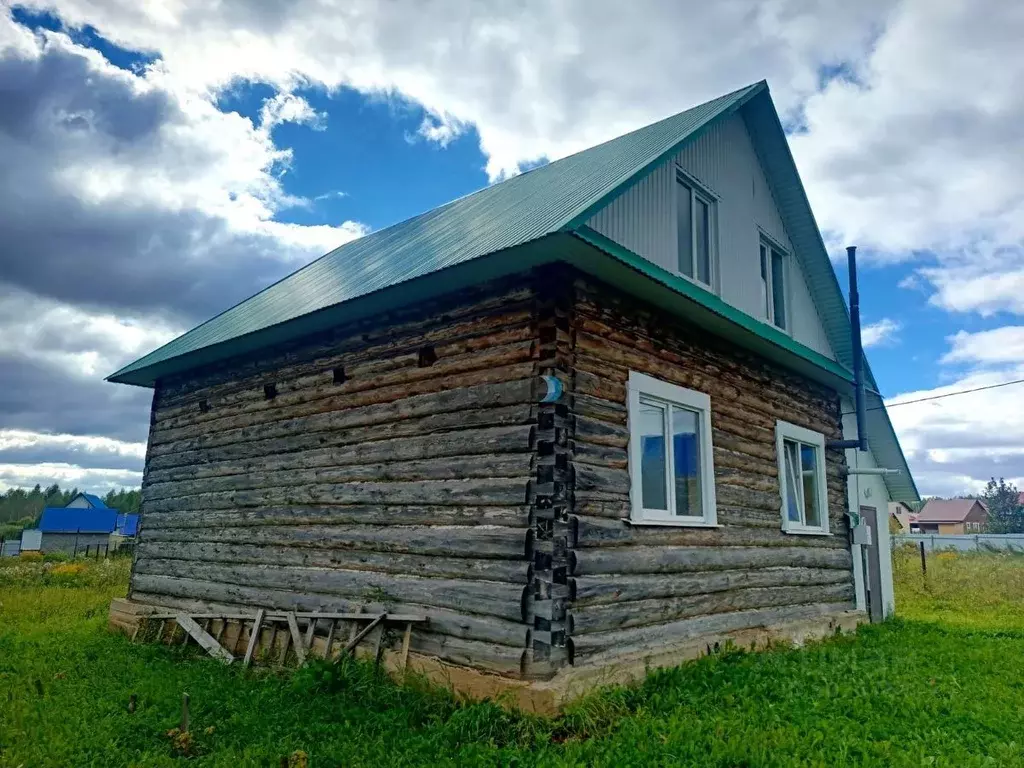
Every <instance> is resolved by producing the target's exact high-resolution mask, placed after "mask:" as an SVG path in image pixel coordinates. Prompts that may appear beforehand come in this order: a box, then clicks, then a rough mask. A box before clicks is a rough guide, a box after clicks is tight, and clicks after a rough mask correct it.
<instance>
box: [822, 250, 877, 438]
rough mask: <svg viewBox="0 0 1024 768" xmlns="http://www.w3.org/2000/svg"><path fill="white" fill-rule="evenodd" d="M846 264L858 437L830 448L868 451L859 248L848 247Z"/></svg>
mask: <svg viewBox="0 0 1024 768" xmlns="http://www.w3.org/2000/svg"><path fill="white" fill-rule="evenodd" d="M846 263H847V268H848V271H849V275H850V342H851V346H852V347H853V389H854V393H853V397H854V410H855V411H856V414H857V437H856V439H854V440H835V441H833V442H830V443H829V444H828V447H829V448H841V449H844V450H845V449H847V448H855V449H856V450H858V451H867V449H868V428H867V404H866V402H865V400H866V394H865V384H864V346H863V344H862V343H861V338H860V290H859V289H858V287H857V246H856V245H849V246H847V247H846Z"/></svg>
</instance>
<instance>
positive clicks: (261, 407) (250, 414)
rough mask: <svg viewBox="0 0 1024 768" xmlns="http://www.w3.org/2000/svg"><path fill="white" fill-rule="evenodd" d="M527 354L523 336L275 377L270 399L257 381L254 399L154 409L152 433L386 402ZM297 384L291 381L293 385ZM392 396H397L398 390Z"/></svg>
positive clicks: (504, 364)
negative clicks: (448, 352) (384, 364)
mask: <svg viewBox="0 0 1024 768" xmlns="http://www.w3.org/2000/svg"><path fill="white" fill-rule="evenodd" d="M533 353H534V345H533V341H532V339H528V340H526V341H519V342H516V343H513V344H506V345H503V346H500V347H494V348H487V349H484V350H479V351H474V352H471V353H468V354H465V355H459V356H457V357H452V358H448V359H446V360H438V361H437V362H435V363H434V364H433V365H431V366H427V367H421V366H419V365H418V364H417V361H416V360H414V359H410V360H409V362H408V364H407V365H406V366H404V367H401V368H398V369H388V370H384V371H379V372H372V373H369V375H365V376H363V377H358V376H357V377H352V378H347V379H346V381H345V382H344V383H342V384H336V383H334V381H333V374H332V375H331V376H330V377H328V376H327V375H326V373H327V372H324V373H322V374H319V375H317V376H314V377H309V378H307V379H305V380H304V381H303V382H302V383H303V384H305V386H300V387H298V388H292V389H288V388H285V387H284V386H283V385H284V382H281V386H278V384H277V382H276V381H275V384H274V386H275V391H276V392H277V394H276V396H275V397H274V398H273V399H270V400H268V399H267V398H266V397H265V396H264V395H263V386H262V385H261V386H260V387H259V394H260V395H261V396H260V397H259V398H255V397H254V398H252V399H248V400H245V401H242V402H239V403H237V404H234V405H221V406H220V407H219V408H213V407H212V406H211V407H210V408H208V409H207V410H206V411H201V410H194V411H187V412H185V413H182V414H181V415H178V416H172V417H170V418H166V419H161V418H160V411H157V412H156V418H157V421H156V422H155V423H154V425H153V432H154V434H156V435H162V434H164V433H166V432H173V433H176V434H179V435H180V434H182V433H180V432H177V430H183V429H191V430H194V429H197V428H198V429H205V430H210V429H217V428H218V426H220V425H229V426H230V425H232V422H233V420H238V419H244V420H246V423H260V422H262V421H274V420H276V419H279V418H280V415H279V414H280V413H282V412H285V413H288V414H289V415H299V414H300V413H301V412H303V411H309V410H314V411H315V410H340V409H342V408H345V407H348V406H349V404H350V403H351V404H352V405H366V404H369V403H379V402H386V401H388V400H394V399H397V398H396V397H393V396H389V395H388V394H386V393H392V392H398V393H401V392H402V390H406V391H409V392H412V391H415V390H417V389H420V390H421V391H428V392H433V391H437V390H438V388H439V386H438V385H439V381H440V382H441V383H442V386H443V382H444V381H445V380H458V379H460V378H462V377H474V376H477V375H478V372H480V371H491V370H494V369H499V368H502V367H507V366H510V365H514V364H516V363H521V362H523V361H525V360H530V359H532V358H533ZM509 378H519V377H515V376H513V377H509ZM297 383H298V382H293V384H297ZM476 383H481V382H476ZM424 387H425V389H424ZM443 388H448V387H443ZM398 396H399V397H401V394H399V395H398ZM324 400H330V401H331V402H332V406H331V407H329V408H323V407H322V403H323V401H324Z"/></svg>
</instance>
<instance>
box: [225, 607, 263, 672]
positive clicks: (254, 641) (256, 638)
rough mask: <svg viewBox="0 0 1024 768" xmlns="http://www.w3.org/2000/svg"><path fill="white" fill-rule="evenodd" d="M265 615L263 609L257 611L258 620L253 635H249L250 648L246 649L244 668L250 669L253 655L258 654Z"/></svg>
mask: <svg viewBox="0 0 1024 768" xmlns="http://www.w3.org/2000/svg"><path fill="white" fill-rule="evenodd" d="M264 615H265V611H264V610H263V609H262V608H260V609H259V610H258V611H256V620H255V621H254V622H253V625H252V634H251V635H249V647H248V648H246V649H245V660H244V661H243V662H242V666H245V667H248V666H249V665H250V664H252V655H253V654H254V653H255V652H256V646H258V645H259V644H260V633H261V632H262V631H263V616H264ZM225 623H227V622H225Z"/></svg>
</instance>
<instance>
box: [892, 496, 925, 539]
mask: <svg viewBox="0 0 1024 768" xmlns="http://www.w3.org/2000/svg"><path fill="white" fill-rule="evenodd" d="M889 530H890V532H892V533H920V532H921V527H920V525H919V524H918V514H917V512H915V511H914V510H913V509H911V508H910V506H909V505H907V504H906V503H904V502H902V501H890V502H889Z"/></svg>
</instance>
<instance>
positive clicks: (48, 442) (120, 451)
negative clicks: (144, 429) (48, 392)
mask: <svg viewBox="0 0 1024 768" xmlns="http://www.w3.org/2000/svg"><path fill="white" fill-rule="evenodd" d="M33 448H58V449H65V450H72V451H82V452H83V453H104V454H111V455H116V456H123V457H126V458H135V459H143V458H145V456H146V444H145V443H128V442H125V441H124V440H114V439H111V438H109V437H97V436H90V435H49V434H41V433H39V432H29V431H27V430H23V429H0V451H17V450H26V449H33Z"/></svg>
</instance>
